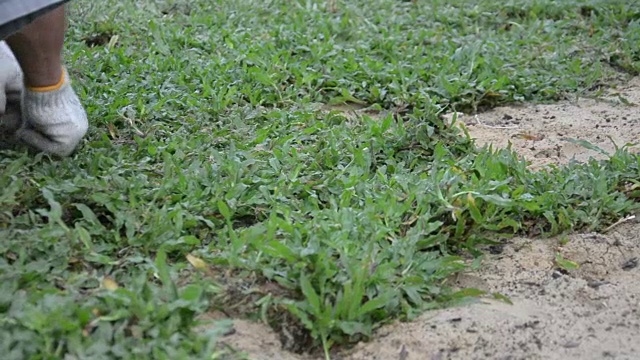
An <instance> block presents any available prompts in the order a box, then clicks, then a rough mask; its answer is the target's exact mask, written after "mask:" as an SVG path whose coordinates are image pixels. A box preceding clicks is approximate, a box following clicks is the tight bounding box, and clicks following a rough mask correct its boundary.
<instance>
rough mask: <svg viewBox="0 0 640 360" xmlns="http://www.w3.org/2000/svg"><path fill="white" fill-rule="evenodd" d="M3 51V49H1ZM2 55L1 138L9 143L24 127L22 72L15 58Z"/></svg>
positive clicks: (0, 59)
mask: <svg viewBox="0 0 640 360" xmlns="http://www.w3.org/2000/svg"><path fill="white" fill-rule="evenodd" d="M0 50H2V49H0ZM1 55H2V54H0V137H1V138H2V139H3V140H5V141H8V140H9V139H11V138H13V137H14V135H15V132H16V130H18V128H20V126H21V125H22V121H21V118H20V98H21V96H22V91H23V85H22V71H21V70H20V65H18V63H17V62H16V60H15V59H14V58H13V57H9V56H1Z"/></svg>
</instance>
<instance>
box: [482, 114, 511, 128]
mask: <svg viewBox="0 0 640 360" xmlns="http://www.w3.org/2000/svg"><path fill="white" fill-rule="evenodd" d="M473 118H474V119H476V122H477V123H478V125H481V126H484V127H487V128H490V129H517V128H518V126H517V125H514V126H493V125H487V124H485V123H483V122H482V121H480V118H479V117H478V115H474V117H473Z"/></svg>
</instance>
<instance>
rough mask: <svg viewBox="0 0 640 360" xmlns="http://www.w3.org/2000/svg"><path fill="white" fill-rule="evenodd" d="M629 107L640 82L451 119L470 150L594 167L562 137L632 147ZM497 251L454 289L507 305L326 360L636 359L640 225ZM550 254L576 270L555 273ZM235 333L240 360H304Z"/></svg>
mask: <svg viewBox="0 0 640 360" xmlns="http://www.w3.org/2000/svg"><path fill="white" fill-rule="evenodd" d="M637 104H640V79H634V80H633V81H631V82H630V83H628V84H627V85H625V86H623V87H620V88H618V89H617V90H616V91H610V92H609V93H608V94H607V95H606V96H604V97H603V98H602V99H600V100H597V101H596V100H590V99H578V100H576V101H573V102H564V103H560V104H554V105H525V106H518V107H505V108H498V109H495V110H493V111H490V112H487V113H483V114H480V115H478V116H466V115H463V116H461V117H459V119H458V121H461V122H463V123H464V124H465V125H466V127H467V129H468V130H469V131H470V133H471V135H472V136H473V137H474V138H476V139H477V142H478V144H479V145H483V144H487V143H491V144H493V145H494V146H499V147H503V146H507V144H508V143H509V142H511V144H512V146H513V148H514V149H515V150H516V151H517V152H519V153H520V154H522V155H523V156H525V157H526V158H527V159H528V160H529V161H531V163H532V164H531V167H533V168H542V167H544V166H546V165H549V164H562V163H566V162H568V161H571V160H572V159H573V160H577V161H585V160H587V159H588V158H589V157H592V156H593V157H595V158H602V156H603V155H602V154H599V153H598V152H595V151H591V150H587V149H585V148H583V147H581V146H579V145H576V144H573V143H571V142H568V141H567V139H568V138H574V139H582V140H587V141H589V142H591V143H592V144H594V145H597V146H599V147H601V148H602V149H604V150H606V151H613V150H614V143H616V144H618V145H624V144H625V143H629V142H640V109H639V108H638V105H637ZM609 136H610V137H611V139H612V140H613V142H612V141H611V139H609ZM634 149H635V148H634ZM634 151H635V150H634ZM562 240H568V242H565V241H562ZM498 252H499V253H497V254H488V256H487V258H486V261H485V262H484V266H483V267H482V269H481V270H479V271H477V272H475V273H468V274H461V275H460V276H458V277H457V280H456V281H457V284H458V285H459V286H461V287H475V288H481V289H485V290H489V291H491V292H499V293H501V294H504V295H506V296H507V297H509V298H510V299H511V301H512V302H513V304H512V305H510V304H507V303H505V302H499V301H488V300H482V301H481V302H477V303H474V304H471V305H467V306H463V307H456V308H449V309H445V310H438V311H431V312H428V313H426V314H424V315H423V316H421V317H419V318H418V319H417V320H414V321H412V322H408V323H401V322H396V323H394V324H391V325H388V326H386V327H383V328H382V329H380V330H379V331H377V333H376V334H375V337H374V338H373V339H372V340H371V341H369V342H367V343H361V344H358V345H357V346H355V347H354V348H353V349H351V350H348V351H345V352H343V353H341V354H339V355H337V356H334V359H342V360H387V359H389V360H395V359H398V360H413V359H416V360H417V359H434V360H435V359H581V360H587V359H640V267H639V266H638V260H639V259H640V222H638V221H636V220H632V221H628V222H625V223H623V224H621V225H619V226H616V227H613V228H612V229H611V230H609V231H608V232H607V233H604V234H597V233H589V234H574V235H570V236H568V237H566V238H564V239H560V238H557V239H535V240H534V239H527V238H516V239H513V240H512V241H510V242H509V243H507V244H506V245H505V246H504V247H503V248H502V249H500V251H498ZM557 253H560V254H562V257H564V258H565V259H568V260H571V261H574V262H576V263H577V264H579V265H580V266H579V268H578V269H576V270H571V271H559V269H558V268H557V266H556V264H555V258H556V254H557ZM234 329H235V332H234V333H233V334H232V335H229V336H227V337H225V338H224V342H225V343H227V344H228V345H231V346H233V347H235V348H237V349H240V350H242V351H244V352H246V354H248V358H249V359H254V360H267V359H268V360H275V359H282V360H306V359H309V357H303V356H299V355H295V354H291V353H287V352H284V351H282V350H281V346H280V343H279V341H278V337H277V336H276V335H275V334H274V333H273V332H272V331H271V330H270V329H269V328H268V327H266V326H264V325H262V324H257V323H252V322H248V321H244V320H236V321H235V322H234Z"/></svg>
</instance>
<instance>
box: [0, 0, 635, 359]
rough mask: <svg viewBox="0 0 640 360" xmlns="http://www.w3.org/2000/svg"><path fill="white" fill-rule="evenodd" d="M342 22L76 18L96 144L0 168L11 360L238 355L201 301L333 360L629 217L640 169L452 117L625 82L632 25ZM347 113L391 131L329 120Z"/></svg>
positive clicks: (88, 12)
mask: <svg viewBox="0 0 640 360" xmlns="http://www.w3.org/2000/svg"><path fill="white" fill-rule="evenodd" d="M331 4H332V3H331V2H324V1H294V2H290V1H287V2H285V1H276V0H274V1H263V2H256V1H244V0H241V1H234V2H230V1H218V2H215V3H212V2H210V1H200V0H198V1H190V2H186V1H185V2H182V1H148V2H144V3H139V2H134V1H105V2H100V3H96V2H89V1H78V2H76V3H74V5H73V7H72V9H71V10H72V11H71V15H72V17H71V28H70V29H69V36H68V40H67V50H66V57H67V60H68V62H69V64H70V72H71V73H72V75H73V77H74V78H75V79H76V82H75V87H76V89H77V91H78V93H79V94H80V96H81V98H82V101H83V103H84V104H85V106H86V108H87V111H88V113H89V116H90V118H91V120H92V125H93V128H92V130H91V134H90V135H89V137H88V140H87V141H86V142H85V144H84V146H83V148H82V149H81V150H80V151H79V152H78V153H77V154H76V155H75V156H74V158H72V159H65V160H61V161H51V160H50V159H48V158H46V157H42V156H36V157H33V156H27V155H25V154H22V153H16V152H5V153H4V155H3V157H2V159H0V166H1V169H2V171H1V172H0V185H2V188H3V192H2V196H1V197H0V206H1V208H2V212H0V238H2V239H3V240H2V242H0V250H1V251H0V253H2V254H3V256H2V257H0V286H1V287H2V290H4V291H2V292H0V294H2V295H0V314H1V315H0V327H2V331H0V333H1V334H2V335H0V351H2V352H3V353H4V354H8V355H7V356H8V357H5V358H7V359H23V358H33V359H44V358H62V357H64V356H65V355H70V356H75V357H76V358H92V359H99V358H131V357H135V358H172V359H173V358H211V357H212V356H213V357H216V356H217V357H224V356H225V355H224V354H223V353H224V352H225V349H224V348H222V347H220V346H219V345H218V343H217V340H218V336H219V334H220V333H222V332H224V330H225V326H224V325H225V324H220V325H219V326H217V327H214V328H213V333H211V334H203V333H200V332H195V331H194V330H193V329H194V327H195V326H196V325H197V322H196V317H197V315H199V314H202V313H204V312H206V311H208V310H209V309H210V308H211V307H214V308H217V309H220V310H222V311H225V312H227V313H229V314H231V315H234V316H249V315H253V316H257V317H262V318H263V319H264V320H265V321H266V322H269V323H271V324H272V325H273V326H274V327H275V328H276V330H278V331H279V333H280V334H282V339H283V343H284V344H285V346H286V347H287V348H288V349H290V350H292V351H302V350H305V349H308V348H310V347H312V348H315V349H317V348H324V350H325V352H326V353H328V352H329V349H330V348H331V347H332V346H334V345H336V344H338V345H340V344H349V343H352V342H355V341H359V340H362V339H367V338H368V337H369V336H370V335H371V333H372V331H373V330H374V329H375V328H376V327H378V326H380V325H381V324H383V323H385V322H387V321H390V320H393V319H397V318H411V317H413V316H415V315H417V314H419V313H421V312H422V311H425V310H427V309H431V308H434V307H438V306H444V305H446V304H449V303H451V302H454V301H459V300H461V299H463V298H464V297H465V296H467V295H478V294H477V293H474V292H470V291H466V292H464V291H463V292H452V291H451V290H450V289H449V288H448V286H447V278H448V277H449V276H450V275H451V274H453V273H455V272H457V271H460V270H462V269H464V268H465V267H467V266H468V264H469V263H470V259H471V258H472V257H473V256H479V255H481V250H482V247H483V246H485V245H490V244H493V243H495V242H496V241H499V240H500V239H501V238H504V237H509V236H513V235H514V234H521V233H528V234H534V235H541V234H544V235H548V234H557V233H560V232H563V231H568V230H579V229H584V228H588V229H591V230H598V229H601V228H603V227H604V226H606V225H608V224H610V223H611V222H613V221H615V220H617V219H618V218H619V217H620V216H622V215H624V214H626V213H629V212H631V211H635V210H636V209H637V204H636V203H635V202H634V199H637V194H636V193H634V191H636V190H635V189H637V179H638V176H639V172H640V170H639V169H640V167H639V165H640V163H639V159H638V157H637V155H632V154H629V153H627V152H626V151H624V149H621V150H620V151H618V152H616V153H615V154H612V156H611V158H610V160H608V161H604V162H595V161H593V162H590V163H587V164H570V165H568V166H564V167H560V168H554V169H550V170H548V171H543V172H532V171H530V170H528V169H527V168H526V163H525V162H524V161H523V160H522V159H519V158H518V157H517V156H516V155H515V154H514V153H512V152H511V151H509V150H499V151H494V150H492V149H487V148H484V149H477V148H476V147H475V145H474V143H473V141H472V140H471V139H469V138H468V136H466V134H465V133H464V132H462V131H461V130H460V129H458V128H457V127H450V126H447V125H446V124H444V123H443V122H442V121H441V120H440V119H439V117H438V115H439V114H440V113H442V112H444V111H449V110H471V109H482V108H484V107H490V106H495V105H498V104H502V103H511V102H514V101H521V100H528V101H553V100H558V99H561V98H564V97H565V96H567V94H574V93H576V92H577V93H592V92H593V91H595V90H596V89H598V88H600V87H602V86H604V85H606V84H607V83H609V82H615V81H619V80H621V79H623V78H624V77H626V76H628V75H629V74H631V75H633V74H635V73H636V72H637V70H638V69H640V65H639V63H638V49H637V48H635V47H634V44H637V43H638V39H637V37H638V34H640V32H638V18H639V15H638V14H639V13H640V9H638V8H637V7H634V5H631V4H628V2H625V1H595V0H594V1H565V2H562V3H557V2H554V1H524V0H522V1H512V2H507V3H498V2H493V1H474V2H469V1H447V2H444V1H416V2H403V1H391V0H375V1H366V2H365V1H350V2H337V3H336V6H335V7H334V6H332V5H331ZM345 102H349V103H356V104H363V105H364V106H370V107H371V108H372V111H374V112H379V114H378V115H376V116H373V115H372V116H362V117H358V118H355V119H354V118H350V117H346V116H345V115H344V114H342V113H340V112H338V111H329V112H328V111H325V110H323V109H322V108H321V107H320V106H319V104H339V103H345ZM325 108H326V107H325ZM381 110H389V111H388V112H385V111H381Z"/></svg>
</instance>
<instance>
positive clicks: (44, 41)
mask: <svg viewBox="0 0 640 360" xmlns="http://www.w3.org/2000/svg"><path fill="white" fill-rule="evenodd" d="M66 27H67V24H66V19H65V9H64V5H61V6H60V7H58V8H56V9H54V10H52V11H50V12H48V13H46V14H44V15H42V16H41V17H39V18H37V19H36V20H34V21H33V22H32V23H30V24H29V25H27V26H25V27H24V28H22V30H20V31H19V32H18V33H15V34H13V35H11V36H10V37H9V38H7V39H6V42H7V44H8V45H9V47H10V48H11V50H12V51H13V53H14V55H15V56H16V58H17V59H18V62H19V63H20V67H21V68H22V72H23V73H24V80H25V85H26V86H27V87H46V86H51V85H55V84H58V83H59V82H60V80H61V78H62V48H63V46H64V35H65V31H66Z"/></svg>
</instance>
